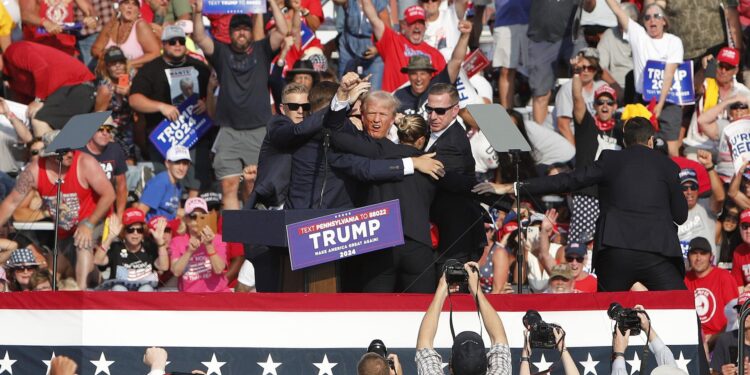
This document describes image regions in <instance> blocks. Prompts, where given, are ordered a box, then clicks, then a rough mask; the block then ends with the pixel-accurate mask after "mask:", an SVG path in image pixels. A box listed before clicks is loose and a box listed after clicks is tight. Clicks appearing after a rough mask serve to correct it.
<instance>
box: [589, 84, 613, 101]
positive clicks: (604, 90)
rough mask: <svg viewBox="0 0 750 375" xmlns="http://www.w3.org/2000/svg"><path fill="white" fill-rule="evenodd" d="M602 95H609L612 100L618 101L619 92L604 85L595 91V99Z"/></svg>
mask: <svg viewBox="0 0 750 375" xmlns="http://www.w3.org/2000/svg"><path fill="white" fill-rule="evenodd" d="M601 95H609V97H610V98H612V100H617V91H615V89H613V88H612V87H610V86H609V85H604V86H602V87H599V88H598V89H596V91H594V99H596V98H598V97H599V96H601Z"/></svg>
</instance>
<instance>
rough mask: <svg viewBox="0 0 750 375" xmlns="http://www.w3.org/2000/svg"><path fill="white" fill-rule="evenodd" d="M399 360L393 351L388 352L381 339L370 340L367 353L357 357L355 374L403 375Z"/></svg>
mask: <svg viewBox="0 0 750 375" xmlns="http://www.w3.org/2000/svg"><path fill="white" fill-rule="evenodd" d="M403 374H404V371H403V370H402V369H401V362H400V361H399V360H398V356H397V355H396V354H395V353H388V349H386V347H385V344H383V341H381V340H378V339H375V340H372V342H371V343H370V346H368V347H367V353H365V354H364V355H363V356H362V358H360V359H359V363H358V364H357V375H403Z"/></svg>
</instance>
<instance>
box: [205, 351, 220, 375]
mask: <svg viewBox="0 0 750 375" xmlns="http://www.w3.org/2000/svg"><path fill="white" fill-rule="evenodd" d="M201 363H202V364H203V366H206V367H207V368H208V369H207V370H206V375H211V374H217V375H221V366H224V365H225V364H226V362H219V361H218V360H216V353H212V355H211V362H201Z"/></svg>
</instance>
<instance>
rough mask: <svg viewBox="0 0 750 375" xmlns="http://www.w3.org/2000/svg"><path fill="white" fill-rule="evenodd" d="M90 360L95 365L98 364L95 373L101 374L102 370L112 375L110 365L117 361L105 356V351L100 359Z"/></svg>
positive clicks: (96, 374) (95, 374)
mask: <svg viewBox="0 0 750 375" xmlns="http://www.w3.org/2000/svg"><path fill="white" fill-rule="evenodd" d="M89 362H91V363H92V364H93V365H94V366H96V370H95V371H94V375H99V373H100V372H103V373H105V374H107V375H110V373H109V366H110V365H112V364H113V363H115V361H108V360H107V357H105V356H104V352H102V354H101V355H100V356H99V360H98V361H89Z"/></svg>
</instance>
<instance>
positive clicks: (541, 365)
mask: <svg viewBox="0 0 750 375" xmlns="http://www.w3.org/2000/svg"><path fill="white" fill-rule="evenodd" d="M553 363H554V362H547V360H546V359H545V358H544V354H542V360H541V361H539V362H534V366H536V369H537V370H538V371H539V372H544V371H547V370H549V368H550V366H552V364H553Z"/></svg>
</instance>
